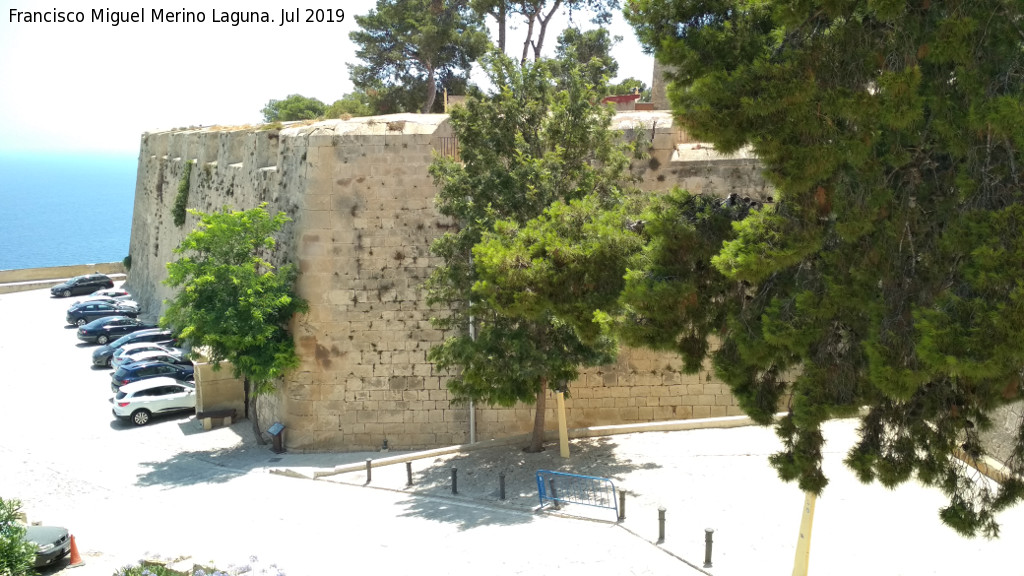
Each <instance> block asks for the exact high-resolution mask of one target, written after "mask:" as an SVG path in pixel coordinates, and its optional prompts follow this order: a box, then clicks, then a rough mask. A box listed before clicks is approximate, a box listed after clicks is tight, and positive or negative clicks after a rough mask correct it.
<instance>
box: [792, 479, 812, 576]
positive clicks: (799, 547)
mask: <svg viewBox="0 0 1024 576" xmlns="http://www.w3.org/2000/svg"><path fill="white" fill-rule="evenodd" d="M805 494H806V496H805V497H804V514H803V516H802V517H801V518H800V539H799V540H797V542H796V558H795V559H794V560H793V576H807V569H808V567H809V565H810V562H811V528H812V527H813V525H814V501H815V500H816V499H817V498H818V497H817V496H815V495H814V493H813V492H806V493H805Z"/></svg>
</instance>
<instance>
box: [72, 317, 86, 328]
mask: <svg viewBox="0 0 1024 576" xmlns="http://www.w3.org/2000/svg"><path fill="white" fill-rule="evenodd" d="M88 323H89V322H88V321H86V319H85V318H79V319H78V320H75V326H79V327H81V326H85V325H86V324H88Z"/></svg>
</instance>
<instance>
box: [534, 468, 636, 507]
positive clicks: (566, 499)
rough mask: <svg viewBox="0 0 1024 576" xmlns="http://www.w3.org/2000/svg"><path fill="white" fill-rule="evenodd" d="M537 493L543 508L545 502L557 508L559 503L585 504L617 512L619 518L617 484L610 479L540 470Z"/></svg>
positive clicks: (538, 472)
mask: <svg viewBox="0 0 1024 576" xmlns="http://www.w3.org/2000/svg"><path fill="white" fill-rule="evenodd" d="M537 493H538V494H539V495H540V505H541V506H542V507H543V506H544V504H545V502H553V503H555V505H556V506H557V505H558V504H559V503H567V504H583V505H585V506H596V507H598V508H608V509H610V510H614V511H615V517H616V518H618V516H619V501H618V498H617V497H616V494H615V484H613V483H612V481H611V479H609V478H599V477H597V476H582V475H580V474H568V473H565V472H554V471H552V470H538V471H537Z"/></svg>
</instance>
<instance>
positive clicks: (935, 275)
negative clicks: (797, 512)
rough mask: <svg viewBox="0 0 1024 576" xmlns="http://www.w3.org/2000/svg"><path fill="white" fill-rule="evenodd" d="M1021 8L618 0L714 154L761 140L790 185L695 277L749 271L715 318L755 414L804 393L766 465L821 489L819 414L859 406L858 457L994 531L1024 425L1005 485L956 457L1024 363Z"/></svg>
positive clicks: (777, 174) (1016, 393)
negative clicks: (937, 495) (944, 498)
mask: <svg viewBox="0 0 1024 576" xmlns="http://www.w3.org/2000/svg"><path fill="white" fill-rule="evenodd" d="M1022 16H1024V5H1022V4H1020V3H1014V2H1001V1H982V2H974V3H942V2H923V3H906V2H866V1H858V2H847V3H841V4H837V3H834V2H824V1H812V2H805V3H803V4H800V5H799V6H797V5H795V4H793V3H790V2H783V1H778V0H775V1H768V2H761V3H753V4H752V3H749V2H738V1H731V0H722V1H716V2H693V1H689V0H630V1H629V3H628V6H627V17H628V18H629V20H630V21H631V22H632V23H633V25H634V26H635V28H636V29H637V32H638V34H639V36H640V38H641V40H642V41H643V42H644V43H645V44H646V45H647V46H648V47H651V48H653V49H654V50H655V54H656V57H657V58H658V59H659V60H660V61H662V62H665V63H667V64H670V65H672V66H673V67H674V72H673V73H672V80H673V82H672V84H671V85H670V87H669V97H670V99H671V101H672V103H673V110H674V112H675V113H676V115H677V116H678V117H679V118H680V119H681V120H682V122H683V123H684V124H685V125H686V126H687V128H688V129H689V130H690V131H691V132H692V133H693V134H694V135H696V136H697V137H699V138H702V139H704V140H706V141H710V142H712V143H713V144H714V145H715V147H716V148H717V149H718V150H721V151H723V152H729V151H733V150H736V149H738V148H740V147H742V146H747V145H749V146H751V147H752V149H753V151H754V152H755V153H756V154H757V156H758V157H759V158H760V159H761V161H762V162H763V164H764V168H765V174H766V176H767V177H768V178H769V179H770V180H771V182H772V183H773V184H774V185H775V186H776V188H777V190H778V192H777V196H778V200H779V201H778V202H777V203H776V204H775V205H773V206H769V207H766V208H765V209H763V210H755V211H751V213H750V214H749V215H748V216H747V217H745V218H743V219H742V220H740V221H738V222H737V224H736V225H735V226H734V229H733V232H732V234H733V237H731V238H725V242H724V243H723V244H721V245H720V246H718V247H716V249H715V251H716V252H717V254H716V255H715V256H714V257H713V258H712V259H711V261H712V262H713V264H714V267H713V269H712V268H710V267H708V268H706V269H704V270H694V271H693V272H692V273H691V274H688V275H687V276H686V277H685V278H699V277H702V276H705V277H709V276H714V275H715V274H723V275H724V276H725V277H727V278H728V279H730V280H731V281H733V282H734V283H736V284H737V285H738V286H741V287H742V291H741V292H733V293H734V294H736V297H735V298H734V299H733V300H732V302H731V304H730V310H729V318H728V320H727V321H726V322H724V323H723V324H722V325H721V327H720V328H718V329H706V330H702V331H703V332H705V333H706V334H707V335H712V334H714V335H715V336H717V337H718V338H719V339H720V342H721V344H720V346H719V347H718V349H717V350H715V351H714V353H713V358H714V361H715V367H716V371H717V373H718V375H719V376H720V377H722V378H723V379H724V380H725V381H726V382H728V383H729V385H730V386H731V387H732V390H733V392H734V393H735V394H736V395H737V397H738V398H739V399H740V401H741V403H742V404H743V406H744V408H746V409H747V410H748V412H750V413H751V414H752V415H753V416H755V417H757V418H758V419H759V420H760V421H761V422H763V423H768V422H769V421H770V420H769V414H770V413H771V412H772V411H773V410H774V407H775V406H776V405H777V403H778V402H779V400H780V399H781V398H782V395H783V394H784V393H791V394H792V400H791V402H790V403H789V411H788V414H787V415H786V416H785V417H784V418H783V419H782V420H781V421H780V422H779V423H778V424H777V431H778V433H779V435H780V437H781V438H782V440H783V442H784V449H783V451H782V452H780V453H779V454H777V455H775V456H774V457H773V458H772V463H773V465H774V466H775V467H776V468H777V469H778V471H779V474H780V476H781V477H782V478H784V479H786V480H795V481H798V482H799V484H800V486H801V487H802V488H803V489H805V490H808V491H811V492H815V493H820V492H821V491H822V490H823V489H824V488H825V485H826V484H827V479H826V478H825V476H824V474H823V473H822V470H821V460H822V446H823V444H824V439H823V437H822V433H821V424H822V423H823V422H824V421H825V420H826V419H828V418H830V417H834V416H851V415H854V414H856V413H857V410H858V409H859V408H860V407H867V409H868V414H867V416H864V417H863V418H862V419H861V428H860V433H861V437H860V440H859V441H858V443H857V444H856V446H855V447H854V448H853V449H852V450H851V451H850V453H849V455H848V457H847V459H846V462H847V464H848V465H849V466H850V467H851V468H852V469H853V470H855V471H856V473H857V474H858V476H859V477H860V478H861V479H862V480H864V481H872V480H878V481H880V482H881V483H883V484H884V485H886V486H895V485H897V484H900V483H902V482H905V481H907V480H908V479H910V478H912V477H915V476H916V477H917V478H918V479H919V480H920V481H922V482H924V483H925V484H928V485H933V486H937V487H939V488H941V489H942V490H943V491H944V492H945V493H946V494H947V495H948V496H949V498H950V501H949V505H948V506H946V507H945V508H943V510H942V511H941V518H942V520H943V521H944V522H946V523H947V524H949V525H950V526H951V527H953V528H954V529H956V530H957V531H959V532H961V533H963V534H976V533H979V532H980V533H984V534H986V535H995V534H996V533H997V532H998V524H997V523H996V521H995V514H996V513H997V512H998V511H999V510H1002V509H1004V508H1006V507H1007V506H1010V505H1011V504H1013V503H1016V502H1018V501H1019V500H1020V499H1021V497H1022V496H1024V484H1022V482H1021V480H1020V476H1019V475H1020V474H1021V473H1022V472H1024V441H1022V435H1021V433H1022V432H1024V427H1018V429H1017V443H1016V446H1015V449H1014V450H1013V454H1012V455H1011V457H1010V458H1009V460H1008V461H1007V462H1006V465H1007V466H1008V467H1009V469H1010V471H1012V472H1014V473H1016V474H1017V475H1018V476H1016V477H1014V478H1011V479H1009V480H1007V481H1006V482H1004V483H1003V484H1002V485H1001V486H1000V487H998V488H994V487H991V486H989V485H988V484H985V483H983V482H974V481H972V471H971V470H970V469H968V468H967V467H965V465H964V464H963V463H962V462H959V461H957V460H955V459H952V458H950V455H951V454H952V453H954V451H959V452H960V453H962V454H964V455H966V456H967V457H968V458H978V457H980V456H981V455H983V454H985V452H986V448H985V446H984V445H983V443H982V440H981V437H980V436H979V431H981V430H984V429H987V428H989V427H990V426H992V421H991V419H990V417H989V415H990V414H991V413H992V411H993V409H994V408H996V407H998V406H1000V405H1003V404H1005V403H1006V402H1009V401H1013V400H1015V399H1019V398H1020V397H1021V392H1022V381H1024V380H1022V377H1021V376H1022V367H1024V338H1021V335H1022V334H1021V331H1022V329H1021V326H1024V284H1022V283H1021V282H1020V280H1019V276H1020V270H1021V269H1022V265H1024V229H1022V228H1021V222H1024V219H1022V217H1024V203H1022V200H1024V187H1022V186H1021V185H1020V181H1021V162H1020V158H1021V152H1022V147H1024V108H1022V106H1021V102H1022V101H1024V98H1022V96H1024V94H1022V89H1024V75H1022V74H1021V70H1022V69H1024V51H1022V45H1024V34H1022V32H1021V27H1020V22H1021V21H1022ZM710 239H711V240H714V241H715V242H717V241H718V239H719V237H717V236H713V237H710ZM701 250H703V248H701ZM694 275H696V276H694ZM681 278H683V277H681ZM686 281H691V280H686ZM727 293H728V292H727ZM689 309H690V308H689V307H684V308H683V309H682V310H681V312H682V314H681V316H680V317H679V318H677V320H678V321H679V322H680V324H679V325H680V326H688V325H691V324H690V323H689V322H688V320H689V319H690V315H689V314H688V313H686V311H687V310H689ZM695 310H696V309H695ZM702 331H698V332H696V333H695V334H696V335H699V334H700V333H701V332H702ZM680 337H682V335H681V336H680ZM1018 426H1020V425H1019V423H1018Z"/></svg>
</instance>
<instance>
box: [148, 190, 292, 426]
mask: <svg viewBox="0 0 1024 576" xmlns="http://www.w3.org/2000/svg"><path fill="white" fill-rule="evenodd" d="M266 206H267V205H266V203H264V204H261V205H260V206H259V207H257V208H253V209H250V210H244V211H233V210H231V209H229V208H227V207H225V208H223V209H222V210H221V211H219V212H213V213H210V214H204V213H202V212H198V211H192V213H193V214H195V215H196V216H198V217H199V223H198V224H197V225H196V229H195V230H193V231H192V232H191V233H189V234H188V236H186V237H185V239H184V240H182V242H181V244H180V245H179V246H178V247H177V248H175V249H174V252H175V254H178V255H180V258H179V259H178V260H176V261H174V262H170V263H168V264H167V271H168V275H167V279H166V280H165V281H164V282H165V283H166V284H167V285H168V286H172V287H174V288H180V291H179V292H178V294H177V295H176V296H175V297H174V298H173V299H171V300H169V301H168V302H167V311H166V312H165V313H164V316H163V317H162V318H161V319H160V325H161V326H165V327H168V328H170V329H171V330H172V331H174V332H175V333H177V334H178V335H179V337H180V338H182V339H184V340H187V341H188V342H189V343H190V344H191V345H192V349H193V350H200V349H202V352H203V354H204V355H206V356H207V357H208V358H209V359H210V360H211V361H212V362H213V363H214V365H215V366H217V367H219V366H220V362H222V361H228V362H230V363H231V365H232V368H233V370H234V375H235V377H236V378H242V379H243V381H244V384H245V393H246V408H247V411H248V416H249V417H250V418H251V419H252V423H253V430H254V432H255V433H256V438H257V439H258V440H259V441H260V443H263V442H264V440H263V436H262V434H261V431H260V427H259V419H258V416H257V412H256V398H257V397H259V396H261V395H264V394H269V393H270V392H272V391H273V389H274V381H275V380H276V379H278V378H280V377H281V376H283V375H284V374H285V373H286V372H287V371H288V370H290V369H292V368H294V367H296V366H297V365H298V363H299V359H298V356H297V355H296V353H295V342H294V339H293V338H292V335H291V333H290V331H289V329H288V325H289V323H290V322H291V320H292V318H293V317H294V316H295V315H296V314H302V313H304V312H306V310H307V309H308V304H307V303H306V301H305V300H303V299H302V298H300V297H298V296H297V295H296V294H295V289H294V284H295V278H296V276H297V274H298V273H297V271H296V269H295V267H294V266H293V265H291V264H287V265H284V266H281V267H279V268H277V267H275V266H273V265H272V264H271V263H270V260H271V259H272V258H273V250H274V247H275V245H276V242H275V240H274V234H276V233H277V232H279V231H280V230H281V228H282V226H284V224H285V223H286V222H288V221H289V218H288V217H287V215H285V214H284V213H283V212H278V213H277V214H275V215H274V216H273V217H271V216H270V214H269V213H268V212H267V209H266Z"/></svg>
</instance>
